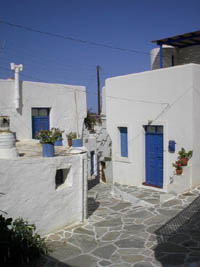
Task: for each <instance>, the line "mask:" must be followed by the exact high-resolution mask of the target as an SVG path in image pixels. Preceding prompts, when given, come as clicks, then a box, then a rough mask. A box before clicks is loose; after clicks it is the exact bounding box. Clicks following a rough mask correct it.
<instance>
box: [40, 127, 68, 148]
mask: <svg viewBox="0 0 200 267" xmlns="http://www.w3.org/2000/svg"><path fill="white" fill-rule="evenodd" d="M63 132H64V131H61V130H59V129H58V128H51V130H40V131H39V132H38V133H37V134H36V138H37V139H39V140H40V142H41V143H42V144H54V143H55V142H56V141H58V140H62V133H63Z"/></svg>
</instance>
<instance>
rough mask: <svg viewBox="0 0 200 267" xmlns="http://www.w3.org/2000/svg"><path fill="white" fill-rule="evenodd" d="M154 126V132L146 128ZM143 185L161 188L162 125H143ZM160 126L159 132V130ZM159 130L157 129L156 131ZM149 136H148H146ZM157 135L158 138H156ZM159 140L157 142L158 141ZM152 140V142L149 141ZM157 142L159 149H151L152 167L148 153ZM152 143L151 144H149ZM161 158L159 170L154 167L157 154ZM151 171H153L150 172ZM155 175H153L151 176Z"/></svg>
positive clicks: (157, 160) (157, 158)
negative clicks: (152, 155)
mask: <svg viewBox="0 0 200 267" xmlns="http://www.w3.org/2000/svg"><path fill="white" fill-rule="evenodd" d="M150 127H152V128H154V130H155V132H150V131H148V128H150ZM144 128H145V185H148V186H152V187H157V188H159V189H161V188H163V176H164V175H163V166H164V163H163V154H164V144H163V141H164V138H163V132H164V127H163V125H145V126H144ZM159 128H161V132H160V130H159ZM158 130H159V131H158ZM148 136H149V138H148ZM157 137H158V138H157ZM159 140H160V141H161V142H160V141H159ZM147 141H148V142H147ZM158 141H159V142H158ZM151 142H153V144H152V143H151ZM157 142H158V148H159V151H156V150H154V151H152V152H153V154H154V156H155V157H154V161H153V165H154V167H153V168H151V167H150V166H151V158H150V157H149V153H150V152H151V149H152V148H154V149H155V148H156V144H157ZM151 144H152V145H151ZM159 155H160V158H161V163H162V165H161V166H160V167H161V168H160V170H158V168H157V167H156V165H157V164H158V163H159V157H158V156H159ZM152 172H153V173H152ZM154 175H155V177H153V176H154Z"/></svg>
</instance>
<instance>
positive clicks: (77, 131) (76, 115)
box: [74, 89, 79, 138]
mask: <svg viewBox="0 0 200 267" xmlns="http://www.w3.org/2000/svg"><path fill="white" fill-rule="evenodd" d="M74 103H75V123H76V135H77V138H79V130H78V107H77V98H76V89H74Z"/></svg>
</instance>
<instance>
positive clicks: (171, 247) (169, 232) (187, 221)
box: [154, 196, 200, 267]
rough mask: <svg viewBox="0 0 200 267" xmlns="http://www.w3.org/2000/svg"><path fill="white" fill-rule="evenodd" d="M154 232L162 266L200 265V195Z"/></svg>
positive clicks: (157, 256) (156, 251) (156, 249)
mask: <svg viewBox="0 0 200 267" xmlns="http://www.w3.org/2000/svg"><path fill="white" fill-rule="evenodd" d="M154 233H155V234H156V237H157V241H158V244H157V246H156V247H155V248H154V252H155V258H156V259H157V260H158V261H159V262H160V263H161V264H162V266H178V265H184V266H193V267H195V266H196V267H197V266H200V196H199V197H197V198H196V199H195V200H194V201H193V202H192V203H191V204H190V205H189V206H188V207H187V208H185V209H184V210H182V211H181V212H180V213H179V214H177V215H176V216H175V217H174V218H172V219H171V220H169V221H168V222H167V223H166V224H165V225H163V226H162V227H160V228H159V229H158V230H156V231H155V232H154Z"/></svg>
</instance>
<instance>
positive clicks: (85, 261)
mask: <svg viewBox="0 0 200 267" xmlns="http://www.w3.org/2000/svg"><path fill="white" fill-rule="evenodd" d="M110 191H111V186H109V185H105V184H98V185H96V186H95V187H93V188H92V189H91V190H89V198H88V213H89V218H88V221H87V222H86V223H85V224H84V225H79V226H74V227H73V228H66V229H62V230H60V231H58V232H56V233H52V234H49V235H48V236H47V242H48V244H49V246H50V247H51V248H52V249H53V252H52V253H51V255H50V257H46V258H43V259H41V260H40V261H39V262H38V264H37V266H38V267H39V266H41V267H43V266H44V267H51V266H52V267H56V266H59V267H60V266H62V267H64V266H65V267H67V266H68V267H70V266H71V267H98V266H99V267H100V266H109V267H120V266H123V267H132V266H134V267H152V266H191V267H195V266H196V267H197V266H200V187H199V188H196V189H194V190H192V191H191V192H188V193H185V194H183V195H179V196H178V197H177V198H175V199H173V200H169V201H167V202H165V203H163V204H160V202H159V201H158V194H157V193H156V192H155V191H153V190H150V191H149V192H150V194H149V195H148V194H145V190H143V189H141V190H138V192H137V194H138V195H139V197H141V198H142V195H143V198H146V200H147V201H148V202H149V203H151V204H152V205H151V206H145V205H141V203H139V204H138V203H137V204H131V203H129V202H125V201H122V200H116V199H114V198H113V197H112V195H111V194H110ZM130 191H131V190H130ZM147 195H148V196H149V197H147ZM35 266H36V265H35Z"/></svg>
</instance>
